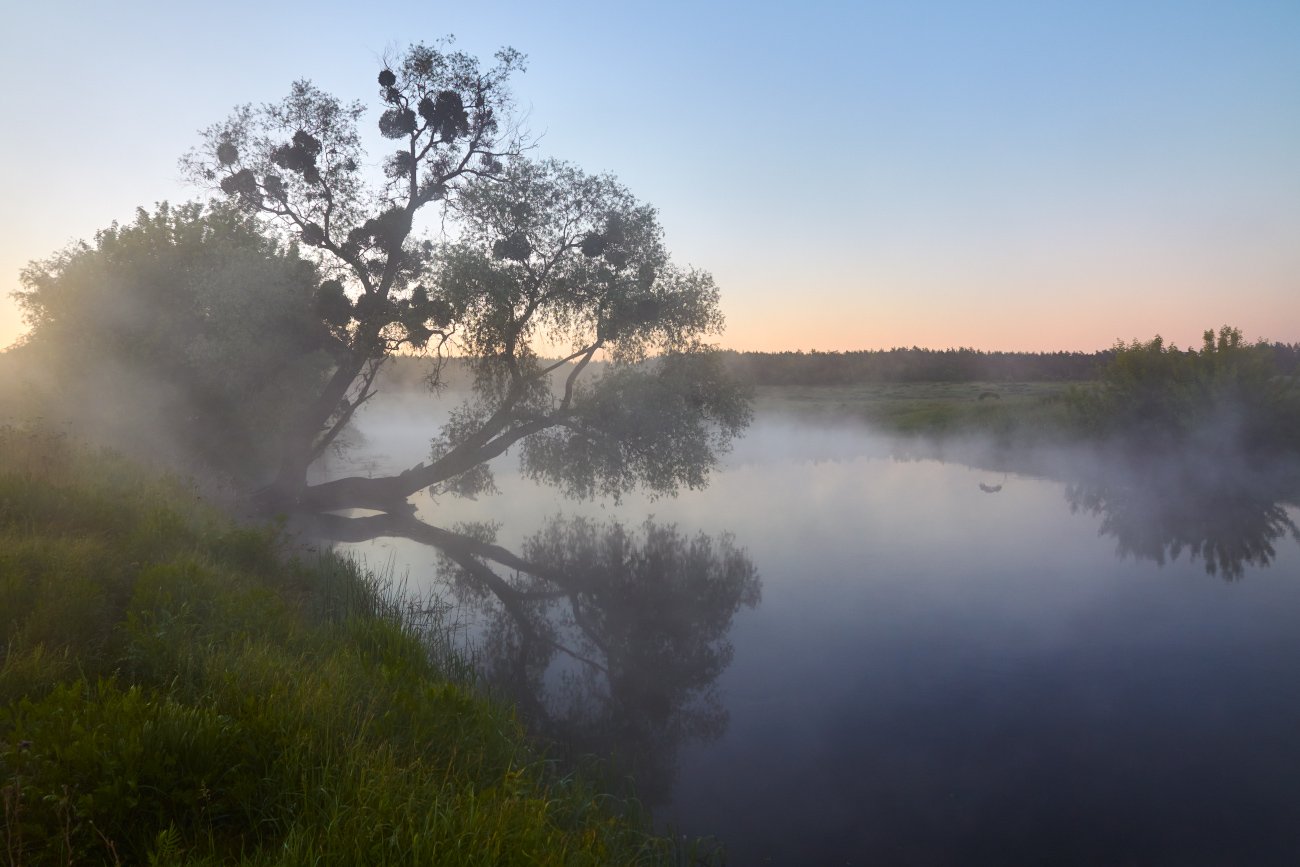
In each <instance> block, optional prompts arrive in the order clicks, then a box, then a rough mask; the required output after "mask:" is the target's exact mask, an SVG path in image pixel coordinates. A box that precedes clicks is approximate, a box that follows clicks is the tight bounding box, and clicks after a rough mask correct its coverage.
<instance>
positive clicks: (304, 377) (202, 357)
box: [15, 203, 333, 478]
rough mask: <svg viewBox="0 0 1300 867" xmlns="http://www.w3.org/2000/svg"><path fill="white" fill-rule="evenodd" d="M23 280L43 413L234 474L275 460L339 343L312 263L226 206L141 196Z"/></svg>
mask: <svg viewBox="0 0 1300 867" xmlns="http://www.w3.org/2000/svg"><path fill="white" fill-rule="evenodd" d="M22 284H23V290H22V291H20V292H17V293H15V297H16V298H17V299H18V302H19V304H20V305H21V306H22V307H23V309H24V312H25V315H26V318H27V321H28V323H29V324H30V325H31V326H32V331H31V335H30V337H29V339H28V345H27V346H25V347H24V352H25V354H26V355H27V356H28V358H27V362H26V365H25V367H26V368H27V371H28V373H27V375H28V376H30V377H31V378H32V379H33V381H34V382H35V383H36V386H37V388H36V390H37V392H38V393H40V395H41V400H40V401H39V406H38V407H37V410H38V411H39V412H41V413H42V414H43V415H45V417H46V418H47V419H51V418H63V419H66V420H69V421H71V422H73V423H74V424H76V425H77V426H78V427H80V428H82V429H84V430H88V431H94V432H95V435H96V438H97V439H99V440H100V441H107V442H111V443H114V444H117V445H120V446H135V447H137V448H138V449H139V451H140V452H145V453H148V454H149V456H150V457H151V458H152V457H156V455H157V454H158V453H159V451H163V452H167V451H170V452H172V453H173V454H174V457H176V458H177V459H179V460H183V461H187V462H189V463H191V464H192V465H194V466H199V467H204V468H206V469H215V470H218V471H221V472H222V473H225V474H228V475H232V476H235V477H237V478H239V477H245V476H248V475H249V474H250V473H254V471H255V470H256V469H257V465H258V460H257V457H258V456H259V455H260V457H261V458H262V460H263V461H264V460H266V458H267V457H268V455H267V453H266V446H265V443H266V442H268V441H269V440H273V438H274V434H275V432H276V431H278V430H280V428H281V427H282V426H283V425H284V423H285V419H286V418H288V417H289V415H290V413H291V412H292V411H293V410H294V409H295V408H296V407H299V406H300V404H301V398H300V397H297V396H296V395H298V394H300V393H301V392H302V390H303V389H304V388H307V387H311V386H314V384H315V383H316V382H317V380H318V379H319V377H320V376H321V374H322V373H323V371H324V370H325V367H326V365H327V362H328V357H327V355H326V350H329V349H330V348H331V346H332V340H333V338H332V337H331V335H330V334H329V333H328V332H327V330H326V329H325V327H324V326H323V325H322V324H321V323H320V321H319V319H317V318H315V314H314V313H313V306H314V304H315V303H316V301H315V299H314V295H313V293H314V291H315V287H316V284H317V276H316V268H315V266H314V265H312V264H311V263H310V262H307V261H306V260H304V259H302V258H301V257H299V255H298V253H297V250H296V249H295V248H293V247H281V246H279V245H277V244H276V243H275V242H273V241H271V240H269V239H268V238H267V236H266V235H265V234H263V233H262V231H261V230H260V229H259V227H258V226H257V224H256V223H255V222H254V221H252V220H251V219H250V218H249V217H247V216H246V215H243V214H241V213H240V212H239V211H238V210H237V209H234V208H232V207H229V206H223V205H217V206H212V207H204V206H201V205H198V204H188V205H182V206H180V207H176V208H173V207H171V206H169V205H167V204H166V203H163V204H161V205H159V206H158V207H157V209H156V210H154V211H153V212H148V211H146V210H144V209H143V208H141V209H139V210H138V211H137V213H136V219H135V221H134V222H133V223H131V224H129V225H124V226H119V225H116V224H115V225H113V226H112V227H110V228H108V229H105V230H104V231H101V232H99V233H98V234H97V235H96V237H95V240H94V243H93V244H86V243H79V244H75V245H73V246H71V247H69V248H68V249H66V250H64V251H63V252H61V253H59V254H57V255H55V256H54V257H52V258H50V259H48V260H45V261H43V262H33V263H32V264H30V265H29V266H28V267H27V268H26V269H25V270H24V271H23V274H22ZM160 447H161V448H160Z"/></svg>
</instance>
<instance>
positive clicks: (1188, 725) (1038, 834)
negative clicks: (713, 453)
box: [344, 411, 1300, 865]
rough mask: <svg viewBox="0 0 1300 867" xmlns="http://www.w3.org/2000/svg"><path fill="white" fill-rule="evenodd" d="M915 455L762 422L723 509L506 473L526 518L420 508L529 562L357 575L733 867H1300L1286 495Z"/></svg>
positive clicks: (1295, 636) (419, 433) (398, 425)
mask: <svg viewBox="0 0 1300 867" xmlns="http://www.w3.org/2000/svg"><path fill="white" fill-rule="evenodd" d="M419 422H424V423H423V424H418V423H419ZM427 422H428V419H420V418H418V417H410V416H406V415H403V414H402V413H399V412H395V411H389V412H387V413H383V414H378V415H375V414H372V416H371V417H370V419H369V420H368V421H367V422H366V424H365V425H364V428H365V432H366V437H367V438H366V441H365V443H364V444H363V447H362V449H361V451H360V452H359V454H360V455H361V457H360V458H357V459H354V460H353V462H352V469H351V470H350V471H355V470H356V467H358V466H360V467H362V468H363V469H364V468H365V467H371V468H373V469H374V470H375V471H385V470H389V469H394V468H400V467H404V466H409V465H410V464H411V463H414V462H415V461H417V460H419V459H421V458H422V457H423V456H424V452H425V450H426V448H427V436H428V431H429V430H430V429H431V428H430V427H429V426H428V424H427ZM905 451H906V450H905V449H903V448H901V447H900V446H898V445H897V444H894V443H891V442H889V441H888V440H886V439H884V438H881V437H878V436H875V435H873V434H871V433H870V432H868V431H866V430H864V429H862V428H859V427H853V426H849V425H835V424H822V425H815V424H806V423H799V422H797V421H792V420H789V419H781V418H775V417H767V418H760V419H759V420H758V422H757V423H756V425H755V426H754V428H753V429H752V430H751V432H750V434H749V435H748V436H747V437H746V438H745V439H744V440H743V441H741V442H740V443H738V444H737V446H736V449H735V451H734V452H733V454H732V455H731V456H729V458H728V460H727V463H726V466H725V468H724V469H723V470H722V472H720V473H718V474H717V475H716V476H715V477H714V480H713V482H712V484H711V486H710V487H709V488H708V489H707V490H704V491H692V492H685V493H683V494H681V495H680V496H679V497H677V498H669V499H661V500H657V501H651V500H647V499H645V498H643V497H637V496H634V497H629V498H627V499H626V500H625V501H624V502H622V503H621V504H614V503H610V502H597V503H573V502H570V501H564V500H561V499H558V498H556V497H555V495H554V494H553V493H552V492H551V491H550V490H548V489H545V488H539V487H537V486H535V485H533V484H531V483H529V482H527V481H525V480H522V479H520V478H519V477H518V476H517V474H515V473H514V465H513V463H511V462H510V460H509V459H507V460H506V461H505V462H503V463H502V465H501V467H500V469H499V471H498V485H499V487H500V488H501V494H500V495H499V496H496V497H492V498H485V499H484V500H481V501H478V502H465V501H457V500H454V499H449V498H448V499H443V500H439V501H437V502H434V501H433V500H430V499H424V500H419V501H417V506H418V509H419V511H418V515H419V517H421V518H422V519H424V520H425V521H427V522H429V523H432V524H436V525H438V526H439V527H441V528H445V529H447V530H452V529H454V528H455V527H456V525H458V524H465V523H466V522H488V521H491V522H496V524H495V534H494V535H492V537H491V540H490V541H492V542H493V543H494V544H495V545H496V546H497V547H496V548H493V549H491V551H489V554H491V553H492V552H496V554H497V555H500V554H501V552H503V551H504V552H509V553H510V554H511V555H513V556H516V557H517V562H513V564H512V563H510V562H504V563H503V562H502V560H501V559H496V560H493V559H492V558H491V556H479V555H481V554H482V553H483V552H484V551H487V550H488V549H486V548H483V547H481V546H483V545H486V544H487V542H488V541H489V539H488V537H489V534H488V532H487V531H486V530H485V528H484V527H482V526H481V525H480V526H469V527H466V526H461V527H460V528H459V529H461V530H463V531H469V532H468V535H469V538H470V539H471V541H472V544H471V542H466V543H465V544H464V545H463V546H462V547H460V548H456V547H453V548H452V551H453V555H451V556H449V555H448V554H446V553H445V552H443V553H441V554H440V553H439V552H437V551H435V550H434V549H431V548H429V547H427V546H425V545H420V544H417V543H415V542H412V541H410V540H409V539H401V538H391V537H387V538H380V539H377V540H375V541H372V542H363V543H356V544H351V545H345V546H344V547H345V548H347V549H348V550H351V551H352V552H353V553H356V554H358V555H359V556H361V557H363V558H365V559H366V560H367V561H368V562H369V563H371V564H372V565H374V564H378V565H383V564H385V563H389V562H391V563H393V564H394V565H395V566H396V567H397V568H398V570H399V572H401V571H406V572H408V582H409V586H410V588H411V590H412V591H413V592H429V591H434V592H439V593H441V594H442V595H444V596H448V597H453V598H455V599H456V600H457V601H458V604H460V605H461V606H462V610H463V611H465V612H467V617H468V618H469V619H471V620H473V621H474V623H475V627H474V630H473V634H474V636H475V640H476V642H477V644H478V648H479V653H480V656H481V658H482V659H483V664H484V667H485V670H486V671H487V672H488V675H489V676H490V677H491V678H493V679H494V681H495V682H497V683H498V684H499V687H500V688H501V689H503V690H506V691H508V692H510V693H511V694H512V695H514V696H515V698H516V700H517V701H519V702H520V706H521V709H522V710H523V712H524V714H525V716H526V717H528V718H529V719H530V720H531V721H532V722H533V724H534V725H535V727H536V728H537V729H538V730H539V731H542V732H544V733H546V734H547V735H549V736H551V737H555V738H559V739H561V740H567V741H568V742H570V743H573V744H575V745H576V746H575V747H574V749H575V750H577V751H579V752H581V751H584V750H586V751H593V752H598V753H602V754H607V753H611V752H612V753H614V754H615V755H618V756H621V759H620V761H622V762H624V765H625V766H626V767H627V768H629V769H631V772H632V773H634V774H635V775H636V777H637V779H638V782H639V785H640V787H641V796H642V797H643V798H644V799H645V800H646V801H648V802H650V803H651V804H653V805H654V806H655V809H656V815H657V816H659V817H661V818H662V820H663V821H664V822H671V823H672V824H673V825H674V826H675V828H676V830H677V831H679V832H681V833H685V834H689V835H712V836H715V837H717V838H718V839H720V840H721V841H722V842H723V843H724V844H725V845H726V847H727V851H728V853H729V856H730V862H731V863H736V864H752V863H773V864H899V865H911V864H917V865H924V864H1063V865H1064V864H1107V865H1113V864H1179V865H1194V864H1295V863H1300V543H1298V541H1297V538H1296V535H1295V522H1296V521H1297V520H1300V512H1298V510H1297V508H1296V507H1295V505H1294V503H1295V496H1294V491H1288V490H1287V489H1286V488H1285V486H1282V487H1281V488H1279V487H1278V486H1277V484H1276V476H1277V473H1275V472H1273V471H1272V470H1271V469H1269V471H1267V472H1265V473H1263V477H1262V479H1260V480H1258V481H1259V482H1260V484H1259V485H1247V484H1229V483H1227V482H1226V481H1225V480H1224V479H1223V478H1220V477H1215V478H1212V479H1209V480H1207V479H1206V478H1204V477H1203V476H1202V475H1201V474H1199V473H1195V472H1193V473H1190V477H1189V472H1188V470H1187V469H1186V467H1177V468H1174V469H1166V468H1164V467H1158V466H1156V465H1155V464H1153V463H1151V462H1149V461H1148V462H1135V463H1122V464H1117V463H1116V462H1113V461H1110V462H1108V461H1101V460H1098V459H1095V458H1093V457H1090V456H1086V455H1080V454H1073V455H1066V454H1046V453H1042V454H1036V455H1009V456H1008V455H1003V456H1000V457H996V456H990V455H988V454H985V453H983V452H981V451H980V450H979V449H975V448H971V449H968V450H965V451H961V452H960V453H954V452H950V453H949V454H948V455H946V460H942V461H941V460H938V459H936V458H934V457H921V456H916V455H915V454H914V455H912V456H911V457H907V458H905V459H904V458H900V454H903V453H904V452H905ZM1217 469H1222V468H1216V470H1217ZM1288 498H1289V499H1288ZM557 513H559V514H562V515H563V517H562V518H561V519H557V518H556V517H555V516H556V515H557ZM648 516H653V523H652V524H646V523H645V522H646V519H647V517H648ZM615 523H617V524H619V525H621V526H622V527H623V530H622V531H621V532H620V531H619V530H618V529H617V528H616V527H615ZM672 528H675V530H674V529H672ZM539 534H540V535H539ZM700 534H703V538H701V536H700ZM473 544H477V545H479V546H480V548H478V549H474V548H473ZM476 551H477V553H476ZM484 565H487V566H489V567H490V568H492V569H493V570H494V571H493V573H492V574H493V575H495V576H497V578H498V579H499V583H498V584H494V583H493V581H492V580H490V576H489V577H484V574H483V573H482V572H481V567H482V566H484ZM527 569H532V570H533V573H530V572H528V571H524V570H527ZM485 582H486V583H485ZM489 585H491V586H489ZM493 587H495V588H496V589H495V590H494V589H493Z"/></svg>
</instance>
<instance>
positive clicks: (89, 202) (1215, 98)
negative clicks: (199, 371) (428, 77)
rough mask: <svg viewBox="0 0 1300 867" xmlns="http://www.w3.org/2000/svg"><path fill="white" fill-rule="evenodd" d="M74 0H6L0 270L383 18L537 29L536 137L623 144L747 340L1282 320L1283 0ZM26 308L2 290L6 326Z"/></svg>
mask: <svg viewBox="0 0 1300 867" xmlns="http://www.w3.org/2000/svg"><path fill="white" fill-rule="evenodd" d="M383 9H384V11H383V12H382V13H379V12H376V11H373V8H372V11H362V10H360V9H359V8H357V7H355V6H353V5H352V4H330V3H311V4H306V3H294V2H280V3H245V2H225V3H205V4H184V3H175V2H172V3H153V2H149V3H129V2H128V3H120V4H111V5H110V4H105V3H102V2H100V3H73V2H59V0H47V2H44V3H41V4H35V3H32V4H26V7H25V8H14V9H10V10H7V11H6V12H5V13H4V18H3V21H4V27H3V30H4V32H5V34H6V35H5V36H4V40H3V51H2V52H0V81H3V84H2V85H0V94H2V95H3V102H2V103H0V108H2V110H3V116H4V118H5V135H4V136H3V138H2V139H0V202H2V203H3V204H2V205H0V208H2V209H3V210H0V226H2V227H3V230H4V231H3V234H2V235H0V294H3V295H7V292H8V291H9V290H11V289H13V288H16V286H17V272H18V270H19V268H21V267H22V265H23V264H24V263H25V262H26V261H27V260H29V259H32V258H40V257H45V256H48V255H49V254H51V253H52V252H54V251H55V250H56V249H57V248H59V247H61V246H62V245H64V244H65V243H67V242H68V241H71V240H73V239H77V238H87V237H90V236H91V235H93V233H94V232H95V230H97V229H99V228H101V227H103V226H105V225H107V224H108V223H110V222H111V221H112V220H114V219H118V220H126V219H129V218H130V217H131V215H132V213H133V211H134V209H135V207H136V206H137V205H142V204H143V205H151V204H152V203H153V202H155V201H158V200H161V199H169V200H172V201H177V200H183V199H186V198H190V197H192V196H194V195H197V193H198V191H196V190H193V189H190V188H188V187H187V186H186V185H185V184H184V183H183V182H182V181H181V180H180V177H179V171H178V169H177V167H176V160H177V158H178V157H179V156H180V155H181V154H182V153H183V152H184V151H185V150H186V149H188V148H189V147H190V146H192V145H193V144H194V143H195V142H196V141H197V136H196V130H197V129H198V128H199V127H202V126H205V125H207V124H210V123H212V122H215V121H217V120H220V119H222V118H224V117H225V116H226V114H227V113H228V112H229V110H230V109H231V107H233V106H234V105H235V104H237V103H242V102H250V101H251V102H260V101H270V100H275V99H278V98H279V97H280V96H282V95H283V94H284V93H285V92H286V91H287V89H288V85H289V83H290V82H291V81H292V80H293V79H295V78H302V77H305V78H311V79H312V80H314V81H315V82H316V83H318V84H319V85H321V86H322V87H324V88H326V89H328V90H331V91H333V92H335V93H337V94H338V95H340V96H343V97H347V98H361V99H365V100H367V101H369V100H371V99H372V97H373V95H374V91H375V89H376V87H375V84H374V77H375V73H376V72H377V70H378V68H379V58H380V57H381V56H382V55H383V53H384V52H385V50H386V49H400V48H401V47H402V46H404V45H405V44H406V43H407V42H409V41H412V40H424V41H431V40H434V39H437V38H438V37H439V36H442V35H445V34H447V33H454V34H456V36H457V45H458V47H460V48H463V49H465V50H468V51H472V52H475V53H478V54H480V55H488V54H490V53H491V52H492V51H493V50H494V49H495V48H496V47H498V46H500V45H512V46H514V47H515V48H518V49H519V50H521V51H523V52H525V53H526V54H528V56H529V71H528V72H527V73H526V74H525V75H523V76H521V77H520V78H519V79H518V81H517V83H516V88H515V92H516V94H517V99H518V102H519V105H520V107H521V109H523V110H524V111H525V112H526V114H527V118H528V121H527V122H528V126H529V127H530V128H531V129H532V130H533V132H534V133H538V134H542V138H541V146H540V149H539V150H540V152H541V153H544V154H545V155H548V156H558V157H562V158H565V159H570V160H573V161H574V162H576V163H578V164H580V165H581V166H583V167H584V168H586V169H588V170H590V171H611V172H613V173H615V174H617V175H618V176H619V177H620V178H621V179H622V180H623V181H624V182H625V183H626V184H627V185H628V186H629V187H630V188H631V189H632V190H633V191H634V192H635V193H636V194H637V195H638V196H640V197H641V198H643V199H645V200H646V201H649V202H651V203H653V204H655V205H656V206H657V207H658V208H659V209H660V213H661V218H662V221H663V223H664V226H665V228H666V231H667V237H668V241H669V244H670V246H671V248H672V249H673V250H674V251H675V253H676V255H677V257H678V258H679V259H680V260H682V261H684V262H689V263H691V264H695V265H698V266H701V267H704V268H707V269H709V270H711V271H712V272H713V273H714V276H715V277H716V278H717V280H718V282H719V284H720V286H721V287H722V290H723V299H724V309H725V310H726V312H727V315H728V321H729V323H730V326H729V330H728V332H727V335H726V336H725V337H724V338H723V339H722V343H723V344H724V345H728V346H734V347H737V348H742V349H748V348H756V349H779V348H789V349H805V350H806V349H811V348H818V349H858V348H875V347H883V346H894V345H913V344H916V345H922V346H935V347H945V346H959V345H968V346H976V347H980V348H985V349H1057V348H1060V349H1096V348H1101V347H1104V346H1108V345H1110V344H1111V343H1112V342H1113V341H1114V340H1115V339H1116V338H1121V337H1122V338H1132V337H1149V336H1151V335H1153V334H1154V333H1156V332H1157V331H1159V332H1161V333H1163V334H1164V335H1165V336H1166V337H1168V338H1170V339H1173V340H1175V341H1177V342H1179V343H1180V344H1186V343H1190V342H1195V341H1196V340H1197V339H1198V335H1199V333H1200V331H1201V330H1203V329H1204V328H1207V327H1210V326H1216V325H1220V324H1223V323H1225V322H1227V323H1233V324H1237V325H1240V326H1242V327H1243V328H1244V329H1245V330H1246V332H1247V334H1248V335H1250V336H1252V337H1254V336H1262V337H1268V338H1271V339H1279V340H1287V341H1300V2H1297V0H1288V2H1244V0H1239V2H1189V0H1184V2H1176V3H1175V2H1167V3H1166V2H1123V3H1118V2H1100V0H1093V2H1046V0H1043V2H1032V3H1030V2H986V3H970V2H890V3H859V4H836V3H818V2H804V3H798V4H777V3H711V4H708V3H701V4H690V3H681V2H660V3H652V4H651V3H646V4H615V3H601V4H596V3H562V2H549V3H540V2H538V3H505V2H479V3H475V4H465V3H459V4H441V3H429V2H425V3H408V2H405V0H401V2H394V3H389V4H387V5H386V6H384V7H383ZM18 330H19V324H18V320H17V312H16V310H15V308H14V307H13V305H12V304H11V303H10V302H9V301H8V299H7V297H6V298H4V299H2V300H0V345H3V344H6V343H8V342H9V341H10V340H11V339H12V338H13V337H14V336H16V334H17V333H18Z"/></svg>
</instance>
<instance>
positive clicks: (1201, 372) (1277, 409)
mask: <svg viewBox="0 0 1300 867" xmlns="http://www.w3.org/2000/svg"><path fill="white" fill-rule="evenodd" d="M1100 379H1101V381H1100V384H1099V385H1098V386H1097V387H1095V388H1091V389H1078V390H1074V391H1072V392H1071V393H1070V394H1069V395H1068V398H1067V402H1068V405H1069V407H1070V409H1071V411H1072V414H1073V417H1074V420H1075V423H1076V424H1077V425H1078V426H1079V427H1081V428H1082V429H1083V430H1085V431H1087V432H1089V433H1092V434H1094V435H1102V436H1118V437H1121V438H1125V439H1128V440H1131V441H1133V442H1135V443H1141V444H1145V445H1147V446H1150V447H1153V448H1161V447H1165V446H1171V445H1182V444H1193V445H1198V446H1201V447H1206V448H1211V449H1224V448H1231V449H1245V450H1247V451H1255V450H1278V449H1296V448H1300V381H1297V379H1296V377H1295V376H1294V375H1284V374H1283V373H1282V372H1280V371H1279V370H1278V368H1277V365H1276V354H1275V352H1274V351H1273V347H1270V346H1268V345H1267V344H1264V343H1263V342H1259V343H1254V344H1251V343H1246V342H1245V341H1244V340H1243V339H1242V335H1241V331H1240V330H1239V329H1236V328H1232V327H1229V326H1224V327H1223V328H1221V329H1219V331H1218V332H1217V334H1216V333H1215V332H1214V331H1206V332H1205V334H1204V342H1203V344H1202V346H1201V349H1200V350H1199V351H1196V350H1191V349H1188V350H1185V351H1184V350H1180V349H1179V348H1178V347H1177V346H1174V345H1173V344H1168V345H1167V344H1166V343H1165V342H1164V340H1163V339H1162V338H1161V337H1159V336H1156V337H1155V338H1153V339H1152V340H1150V341H1147V342H1142V341H1136V340H1135V341H1133V342H1132V343H1124V342H1122V341H1121V342H1120V343H1118V344H1116V346H1115V355H1114V360H1113V361H1112V362H1111V363H1110V364H1109V365H1107V366H1106V367H1105V368H1104V369H1103V370H1102V372H1101V377H1100Z"/></svg>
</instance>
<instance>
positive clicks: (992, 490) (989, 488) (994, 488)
mask: <svg viewBox="0 0 1300 867" xmlns="http://www.w3.org/2000/svg"><path fill="white" fill-rule="evenodd" d="M980 490H981V491H983V492H984V493H986V494H996V493H997V492H998V491H1000V490H1002V486H1001V485H986V484H984V483H983V482H980Z"/></svg>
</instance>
